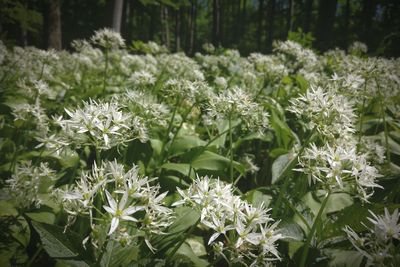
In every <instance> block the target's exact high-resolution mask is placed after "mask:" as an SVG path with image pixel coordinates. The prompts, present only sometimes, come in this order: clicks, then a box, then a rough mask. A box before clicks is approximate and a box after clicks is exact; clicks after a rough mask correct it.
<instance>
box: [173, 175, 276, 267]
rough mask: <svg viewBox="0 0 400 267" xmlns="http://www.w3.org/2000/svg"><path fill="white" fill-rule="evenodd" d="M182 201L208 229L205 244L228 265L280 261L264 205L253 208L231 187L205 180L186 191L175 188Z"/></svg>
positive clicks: (199, 180) (258, 264)
mask: <svg viewBox="0 0 400 267" xmlns="http://www.w3.org/2000/svg"><path fill="white" fill-rule="evenodd" d="M177 190H178V193H179V194H180V195H181V197H182V200H180V201H178V202H175V203H174V204H173V205H174V206H177V205H183V204H184V205H189V206H192V207H194V208H196V209H197V210H199V211H200V212H201V215H200V223H201V224H202V225H203V226H205V227H207V228H209V229H211V230H212V232H213V234H212V235H211V237H210V239H209V240H208V244H209V245H210V244H212V245H213V248H214V252H215V253H216V254H217V255H220V256H222V257H224V258H225V259H226V260H227V261H228V262H231V263H233V262H238V263H242V264H245V265H246V266H248V265H250V266H261V265H267V264H269V263H270V262H271V261H274V260H279V259H280V258H279V255H278V251H277V249H276V244H275V243H276V241H278V240H279V239H281V238H282V235H281V234H280V233H279V231H278V230H277V229H276V227H277V224H278V223H277V222H275V223H273V219H272V218H270V217H269V214H268V209H266V208H265V207H264V206H263V205H261V206H260V207H254V206H252V205H251V204H249V203H247V202H246V201H244V200H241V199H240V197H238V196H235V195H234V194H233V189H232V185H230V184H225V183H223V182H221V181H220V180H215V179H210V178H208V177H207V176H205V177H201V178H200V177H199V178H197V179H196V180H195V181H194V182H193V184H192V185H191V186H190V187H189V189H188V190H187V191H183V190H181V189H179V188H177Z"/></svg>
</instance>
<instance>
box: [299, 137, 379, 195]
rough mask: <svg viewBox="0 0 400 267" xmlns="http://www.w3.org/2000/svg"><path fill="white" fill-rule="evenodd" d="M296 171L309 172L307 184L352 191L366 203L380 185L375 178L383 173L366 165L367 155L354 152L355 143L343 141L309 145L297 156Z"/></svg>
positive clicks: (367, 163)
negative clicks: (298, 167) (318, 184)
mask: <svg viewBox="0 0 400 267" xmlns="http://www.w3.org/2000/svg"><path fill="white" fill-rule="evenodd" d="M299 164H300V166H301V168H300V169H297V170H298V171H301V172H303V173H305V174H307V175H308V181H309V184H311V181H312V182H314V183H321V184H322V185H323V186H325V188H330V189H335V188H339V189H340V190H346V189H349V190H355V192H356V194H357V195H358V196H359V197H360V198H361V199H362V200H363V201H367V202H368V198H369V197H370V196H371V195H372V194H373V192H374V188H375V187H379V188H382V187H381V186H380V185H378V184H377V183H376V182H375V180H376V179H377V178H379V177H381V176H382V175H380V174H379V173H378V170H377V169H376V168H375V167H374V166H371V165H370V164H369V162H368V161H367V155H366V154H360V153H357V152H356V146H355V145H352V144H350V145H349V144H346V143H345V142H342V143H340V144H335V145H332V146H331V145H329V143H326V144H325V145H324V146H322V147H317V146H316V145H315V144H311V146H310V148H306V149H305V151H304V153H303V155H302V156H301V157H299Z"/></svg>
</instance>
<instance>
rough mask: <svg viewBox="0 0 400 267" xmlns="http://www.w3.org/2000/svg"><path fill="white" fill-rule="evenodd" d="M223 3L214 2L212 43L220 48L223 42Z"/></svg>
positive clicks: (214, 0)
mask: <svg viewBox="0 0 400 267" xmlns="http://www.w3.org/2000/svg"><path fill="white" fill-rule="evenodd" d="M220 35H221V1H220V0H213V27H212V42H213V44H214V46H218V45H219V44H220V42H221V40H220Z"/></svg>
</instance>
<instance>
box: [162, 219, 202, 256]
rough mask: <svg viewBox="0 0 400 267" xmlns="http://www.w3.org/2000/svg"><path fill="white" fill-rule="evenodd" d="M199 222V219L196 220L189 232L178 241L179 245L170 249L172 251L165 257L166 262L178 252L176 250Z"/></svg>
mask: <svg viewBox="0 0 400 267" xmlns="http://www.w3.org/2000/svg"><path fill="white" fill-rule="evenodd" d="M199 222H200V218H199V219H198V220H197V222H196V223H195V224H193V225H192V226H191V227H190V229H189V231H187V232H186V234H185V235H184V236H182V238H181V239H180V240H179V243H178V244H177V245H176V246H175V247H174V248H173V249H172V251H171V252H170V253H168V255H167V259H166V261H167V262H169V261H170V260H171V259H172V257H173V256H174V255H175V253H176V252H177V251H178V249H179V248H180V247H181V246H182V244H183V243H184V242H185V240H186V239H187V238H188V237H189V236H190V235H191V234H192V233H193V231H194V229H196V227H197V225H198V224H199Z"/></svg>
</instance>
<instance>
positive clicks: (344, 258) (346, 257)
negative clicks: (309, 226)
mask: <svg viewBox="0 0 400 267" xmlns="http://www.w3.org/2000/svg"><path fill="white" fill-rule="evenodd" d="M324 252H325V253H326V255H327V256H329V258H330V259H331V260H330V262H329V266H332V267H358V266H361V263H362V260H363V257H364V256H363V255H362V254H361V253H360V252H358V251H356V250H340V249H325V250H324Z"/></svg>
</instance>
